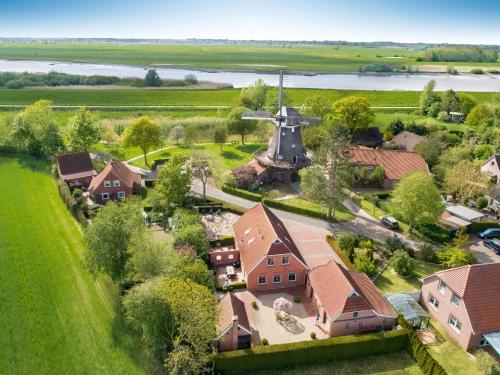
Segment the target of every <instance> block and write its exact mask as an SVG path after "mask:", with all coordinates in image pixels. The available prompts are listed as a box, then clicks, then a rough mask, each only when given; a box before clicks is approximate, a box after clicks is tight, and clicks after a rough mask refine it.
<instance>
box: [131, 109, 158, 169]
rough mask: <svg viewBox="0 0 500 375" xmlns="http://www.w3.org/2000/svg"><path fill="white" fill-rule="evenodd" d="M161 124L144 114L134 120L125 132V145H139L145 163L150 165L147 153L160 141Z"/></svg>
mask: <svg viewBox="0 0 500 375" xmlns="http://www.w3.org/2000/svg"><path fill="white" fill-rule="evenodd" d="M160 133H161V132H160V125H159V124H158V123H157V122H155V121H153V120H151V119H150V118H149V117H148V116H142V117H139V118H138V119H136V120H134V121H132V123H131V124H130V125H129V126H128V128H127V129H126V130H125V133H124V134H123V145H124V146H125V147H129V146H133V147H139V148H140V149H141V151H142V153H143V155H144V164H146V165H148V158H147V153H148V151H149V150H150V149H151V148H152V147H155V146H158V145H160V144H161V142H160Z"/></svg>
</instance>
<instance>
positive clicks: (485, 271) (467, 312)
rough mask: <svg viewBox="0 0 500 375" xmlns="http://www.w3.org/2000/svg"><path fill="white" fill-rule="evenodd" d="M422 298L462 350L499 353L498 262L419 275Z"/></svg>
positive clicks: (499, 291)
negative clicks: (485, 349) (484, 350)
mask: <svg viewBox="0 0 500 375" xmlns="http://www.w3.org/2000/svg"><path fill="white" fill-rule="evenodd" d="M421 298H422V301H423V303H424V304H425V305H426V306H427V307H428V309H429V311H430V313H431V314H432V315H433V316H434V317H435V318H436V319H437V320H438V321H439V323H441V325H442V326H443V327H444V328H445V329H446V331H447V332H448V334H449V335H450V336H451V337H452V338H453V339H455V341H456V342H457V343H458V344H459V345H460V346H461V347H462V348H463V349H464V350H474V349H477V348H479V347H481V346H491V348H492V349H494V350H495V351H496V353H497V355H498V354H499V353H500V263H490V264H475V265H469V266H463V267H457V268H452V269H448V270H444V271H439V272H435V273H433V274H431V275H429V276H426V277H424V278H423V279H422V297H421Z"/></svg>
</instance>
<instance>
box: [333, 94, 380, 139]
mask: <svg viewBox="0 0 500 375" xmlns="http://www.w3.org/2000/svg"><path fill="white" fill-rule="evenodd" d="M332 116H333V120H334V122H336V123H337V124H343V125H346V126H347V127H348V128H349V130H350V131H351V132H352V131H354V130H356V129H366V128H367V127H368V125H370V123H371V122H372V120H373V117H374V116H375V115H374V113H373V112H372V110H371V109H370V103H368V100H366V99H365V98H363V97H359V96H347V97H345V98H342V99H340V100H337V101H336V102H335V103H333V106H332Z"/></svg>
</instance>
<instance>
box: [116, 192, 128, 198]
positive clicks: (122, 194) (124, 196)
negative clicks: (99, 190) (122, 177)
mask: <svg viewBox="0 0 500 375" xmlns="http://www.w3.org/2000/svg"><path fill="white" fill-rule="evenodd" d="M126 197H127V195H126V194H125V192H124V191H119V192H118V198H120V199H125V198H126Z"/></svg>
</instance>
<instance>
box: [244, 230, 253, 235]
mask: <svg viewBox="0 0 500 375" xmlns="http://www.w3.org/2000/svg"><path fill="white" fill-rule="evenodd" d="M251 230H252V228H248V229H247V230H246V231H245V236H248V233H250V231H251Z"/></svg>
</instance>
